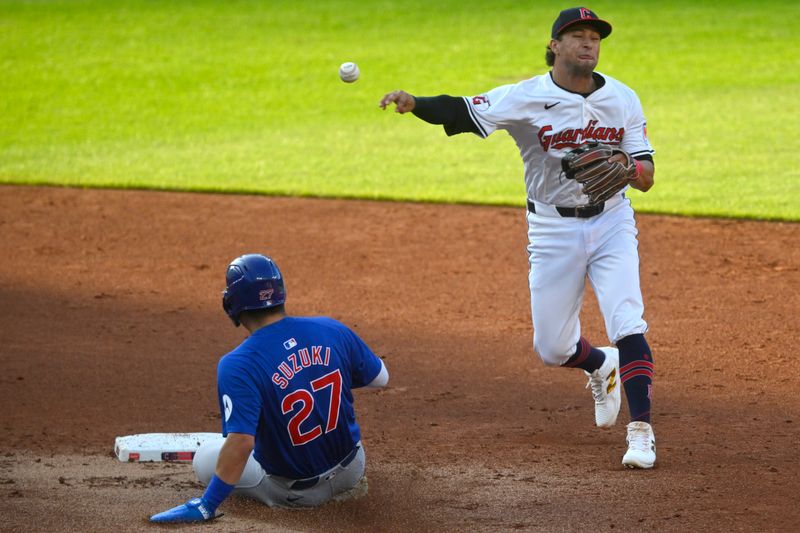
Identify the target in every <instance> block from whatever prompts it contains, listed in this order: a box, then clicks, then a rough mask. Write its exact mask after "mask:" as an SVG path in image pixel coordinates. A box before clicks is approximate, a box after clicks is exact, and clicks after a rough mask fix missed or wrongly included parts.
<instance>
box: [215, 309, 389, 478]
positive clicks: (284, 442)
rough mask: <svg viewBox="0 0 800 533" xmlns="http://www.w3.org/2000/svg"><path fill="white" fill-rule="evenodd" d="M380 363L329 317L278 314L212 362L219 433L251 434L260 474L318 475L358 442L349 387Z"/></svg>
mask: <svg viewBox="0 0 800 533" xmlns="http://www.w3.org/2000/svg"><path fill="white" fill-rule="evenodd" d="M381 366H382V364H381V360H380V359H379V358H378V357H377V356H376V355H375V354H374V353H373V352H372V350H370V349H369V347H368V346H367V345H366V344H365V343H364V341H362V340H361V339H360V338H359V337H358V335H356V334H355V333H354V332H353V331H352V330H350V328H348V327H347V326H345V325H344V324H342V323H340V322H338V321H336V320H334V319H332V318H326V317H313V318H304V317H286V318H283V319H281V320H279V321H278V322H275V323H273V324H270V325H268V326H265V327H263V328H261V329H258V330H256V331H255V332H253V333H252V334H251V335H250V336H249V337H248V338H247V339H246V340H245V341H244V342H243V343H242V344H240V345H239V346H238V347H237V348H236V349H235V350H233V351H232V352H230V353H228V354H227V355H225V356H224V357H223V358H222V359H220V361H219V365H218V367H217V394H218V397H219V404H220V410H221V412H222V434H223V435H227V434H228V433H245V434H248V435H253V436H255V449H254V452H253V455H254V457H255V459H256V460H257V461H258V462H259V463H260V464H261V466H262V467H263V468H264V470H265V471H266V472H267V473H268V474H274V475H278V476H282V477H286V478H290V479H305V478H309V477H313V476H316V475H319V474H321V473H322V472H325V471H326V470H329V469H330V468H333V467H334V466H336V465H337V464H338V463H339V462H341V461H342V459H344V458H345V457H346V456H347V454H348V453H350V452H351V451H352V450H353V448H354V447H355V444H356V443H357V442H358V441H360V440H361V431H360V429H359V427H358V424H357V423H356V416H355V410H354V409H353V394H352V392H351V389H354V388H358V387H363V386H364V385H367V384H369V383H370V382H371V381H372V380H373V379H375V378H376V377H377V376H378V374H379V373H380V370H381Z"/></svg>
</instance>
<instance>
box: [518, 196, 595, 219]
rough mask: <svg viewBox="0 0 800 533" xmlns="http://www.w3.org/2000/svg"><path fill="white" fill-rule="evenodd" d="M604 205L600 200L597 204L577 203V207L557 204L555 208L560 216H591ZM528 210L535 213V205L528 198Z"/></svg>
mask: <svg viewBox="0 0 800 533" xmlns="http://www.w3.org/2000/svg"><path fill="white" fill-rule="evenodd" d="M605 206H606V204H605V202H601V203H599V204H594V205H579V206H577V207H561V206H559V205H557V206H555V208H556V211H558V214H559V215H561V216H562V217H577V218H591V217H593V216H595V215H599V214H600V213H602V212H603V209H605ZM528 211H530V212H531V213H536V206H535V205H534V204H533V202H532V201H530V200H528Z"/></svg>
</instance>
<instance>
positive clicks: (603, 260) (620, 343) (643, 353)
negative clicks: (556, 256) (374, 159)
mask: <svg viewBox="0 0 800 533" xmlns="http://www.w3.org/2000/svg"><path fill="white" fill-rule="evenodd" d="M597 222H598V224H597V227H596V228H595V235H596V236H597V239H596V242H597V248H596V249H595V250H593V254H592V257H591V260H590V263H589V268H588V271H589V280H590V282H591V283H592V287H593V288H594V292H595V294H596V295H597V300H598V303H599V305H600V310H601V312H602V314H603V319H604V320H605V325H606V332H607V334H608V337H609V339H611V340H612V341H613V342H615V343H616V344H617V348H618V349H619V358H620V378H621V380H622V383H623V386H624V388H625V395H626V396H627V398H628V406H629V407H630V411H631V418H632V420H633V421H643V422H650V396H651V394H650V392H651V385H652V377H653V357H652V354H651V352H650V348H649V346H648V345H647V342H646V341H645V339H644V333H645V332H646V331H647V323H646V322H645V320H644V318H643V314H644V304H643V302H642V291H641V289H640V287H639V252H638V241H637V240H636V235H637V230H636V224H635V222H634V219H633V210H632V209H631V208H630V206H629V205H628V204H627V203H624V204H622V205H620V206H618V207H616V208H615V209H614V210H613V211H612V212H609V213H607V214H606V215H605V216H604V217H603V220H598V221H597Z"/></svg>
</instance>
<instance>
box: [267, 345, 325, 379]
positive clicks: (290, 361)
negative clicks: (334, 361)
mask: <svg viewBox="0 0 800 533" xmlns="http://www.w3.org/2000/svg"><path fill="white" fill-rule="evenodd" d="M323 348H324V349H325V357H324V358H323V356H322V350H323ZM330 360H331V349H330V347H329V346H312V347H311V352H310V353H309V351H308V348H300V349H299V350H297V353H291V354H289V355H288V356H286V361H284V362H283V363H281V364H279V365H278V372H275V373H274V374H272V382H273V383H274V384H275V385H277V386H278V387H280V388H281V389H285V388H286V387H288V386H289V382H290V381H291V380H292V378H294V377H295V376H296V375H297V374H299V373H300V372H301V371H302V370H303V369H304V368H308V367H310V366H312V365H323V366H328V363H330ZM298 363H299V364H298Z"/></svg>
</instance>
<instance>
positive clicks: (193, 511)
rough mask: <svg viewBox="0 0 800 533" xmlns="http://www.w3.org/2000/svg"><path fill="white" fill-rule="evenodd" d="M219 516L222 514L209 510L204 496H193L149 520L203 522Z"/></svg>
mask: <svg viewBox="0 0 800 533" xmlns="http://www.w3.org/2000/svg"><path fill="white" fill-rule="evenodd" d="M220 516H222V514H218V515H217V514H214V511H212V510H210V506H209V505H208V502H207V501H206V500H205V499H204V498H194V499H192V500H189V501H188V502H186V503H184V504H183V505H179V506H177V507H173V508H172V509H170V510H169V511H164V512H163V513H158V514H155V515H153V516H151V517H150V521H151V522H160V523H175V522H205V521H207V520H213V519H215V518H217V517H220Z"/></svg>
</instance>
